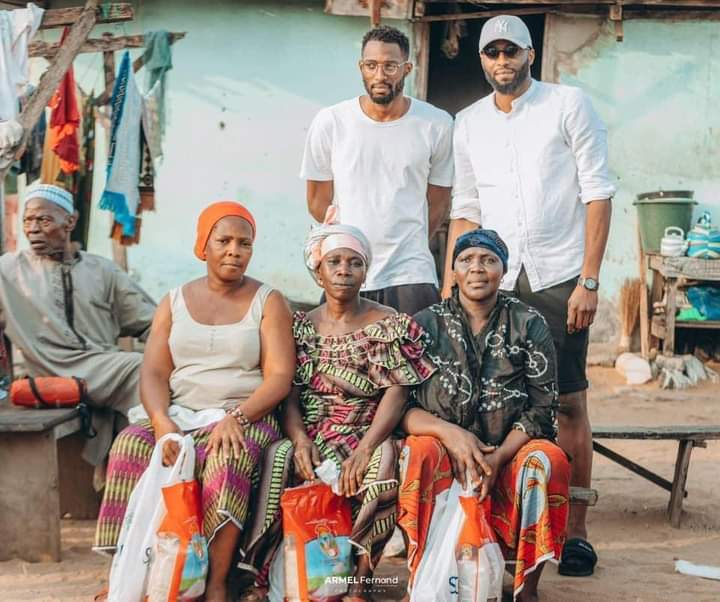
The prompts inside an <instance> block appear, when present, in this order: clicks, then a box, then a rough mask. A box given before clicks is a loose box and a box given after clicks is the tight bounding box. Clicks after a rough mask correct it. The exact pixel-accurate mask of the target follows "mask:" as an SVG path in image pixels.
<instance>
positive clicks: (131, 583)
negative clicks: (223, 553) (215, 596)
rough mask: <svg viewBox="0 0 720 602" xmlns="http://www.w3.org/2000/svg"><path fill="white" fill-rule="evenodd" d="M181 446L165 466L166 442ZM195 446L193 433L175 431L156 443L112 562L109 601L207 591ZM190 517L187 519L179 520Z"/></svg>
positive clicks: (153, 600)
mask: <svg viewBox="0 0 720 602" xmlns="http://www.w3.org/2000/svg"><path fill="white" fill-rule="evenodd" d="M169 440H173V441H176V442H177V443H178V444H179V445H180V451H179V453H178V456H177V459H176V461H175V464H174V465H173V466H163V463H162V456H163V446H164V445H165V442H166V441H169ZM194 472H195V447H194V444H193V440H192V437H190V435H185V436H184V437H183V436H180V435H178V434H176V433H170V434H168V435H165V436H164V437H162V438H160V440H159V441H157V443H156V444H155V448H154V449H153V453H152V456H151V458H150V463H149V465H148V467H147V469H146V470H145V472H144V473H143V475H142V477H140V480H139V481H138V482H137V484H136V485H135V488H134V489H133V491H132V493H131V495H130V500H129V502H128V506H127V510H126V512H125V519H124V520H123V524H122V527H121V529H120V537H119V538H118V544H117V550H116V552H115V556H114V557H113V561H112V565H111V567H110V587H109V592H108V602H157V601H159V600H163V602H164V601H166V600H168V601H169V600H173V601H174V600H192V599H196V598H197V597H199V596H201V595H202V594H203V593H204V591H205V578H206V576H207V571H208V556H207V543H206V542H205V539H204V537H202V533H201V526H200V525H201V524H202V521H201V517H202V515H201V512H200V502H199V499H198V496H199V489H198V487H199V485H198V483H197V481H195V478H194ZM183 521H187V524H178V523H179V522H183Z"/></svg>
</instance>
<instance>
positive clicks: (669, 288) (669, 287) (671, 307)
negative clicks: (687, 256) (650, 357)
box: [663, 278, 678, 355]
mask: <svg viewBox="0 0 720 602" xmlns="http://www.w3.org/2000/svg"><path fill="white" fill-rule="evenodd" d="M677 285H678V279H677V278H668V279H667V281H666V283H665V301H666V304H665V340H664V341H663V355H674V353H675V314H676V313H677V289H678V286H677Z"/></svg>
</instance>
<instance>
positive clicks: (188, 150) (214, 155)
mask: <svg viewBox="0 0 720 602" xmlns="http://www.w3.org/2000/svg"><path fill="white" fill-rule="evenodd" d="M67 4H68V5H70V4H77V2H67ZM53 5H54V7H57V6H58V3H53ZM135 6H136V16H137V19H136V21H135V22H132V23H127V24H119V25H108V26H100V27H98V28H96V31H95V32H94V34H93V35H94V36H97V35H99V34H100V33H101V32H102V31H112V32H114V33H115V34H116V35H123V34H134V33H142V32H143V31H145V30H149V29H161V28H162V29H168V30H170V31H186V32H187V37H186V38H185V39H184V40H181V41H180V42H178V43H177V44H176V45H175V46H174V56H173V60H174V69H173V70H172V71H171V72H170V75H169V122H168V128H167V136H166V139H165V145H164V149H165V159H164V162H163V164H162V166H161V167H160V170H159V174H158V178H157V182H156V189H157V194H156V199H157V211H156V213H154V214H152V213H151V214H145V215H144V216H143V226H142V243H141V244H140V245H139V246H136V247H131V248H130V249H129V253H128V259H129V265H130V270H131V273H132V274H133V275H134V276H135V277H136V278H137V279H138V280H140V282H141V283H142V285H143V286H144V287H145V288H146V289H147V290H148V291H149V292H150V293H151V294H152V295H153V296H154V297H156V298H160V297H161V296H162V295H163V294H165V293H166V292H167V291H168V290H169V289H170V288H172V287H174V286H177V285H179V284H181V283H183V282H185V281H187V280H189V279H191V278H194V277H197V276H199V275H201V274H203V273H204V266H203V264H202V263H200V262H199V261H197V260H196V259H195V258H194V256H193V254H192V246H193V241H194V236H195V221H196V217H197V215H198V214H199V212H200V211H201V210H202V208H203V207H204V206H205V205H206V204H208V203H209V202H211V201H213V200H217V199H227V198H231V199H238V200H241V201H242V202H244V203H246V204H247V205H248V207H249V208H250V209H251V210H252V211H253V213H254V214H255V216H256V218H257V222H258V241H257V244H256V246H255V254H254V257H253V260H252V263H251V266H250V270H249V273H250V274H251V275H253V276H256V277H258V278H260V279H262V280H264V281H266V282H268V283H270V284H272V285H273V286H275V287H277V288H279V289H281V290H282V291H284V292H285V293H286V294H287V295H288V296H289V297H290V298H292V299H295V300H302V301H309V302H312V301H316V300H317V299H318V298H319V290H318V289H317V287H316V286H315V284H314V283H313V281H312V279H311V278H310V277H309V275H308V274H307V272H306V271H305V268H304V264H303V261H302V243H303V240H304V238H305V235H306V233H307V232H308V230H309V228H310V224H311V219H310V217H309V216H308V214H307V210H306V203H305V184H304V182H303V181H301V180H300V179H299V178H298V172H299V168H300V160H301V156H302V149H303V143H304V138H305V133H306V131H307V128H308V126H309V124H310V121H311V120H312V118H313V116H314V115H315V113H316V112H317V111H318V110H319V109H320V108H322V107H324V106H326V105H329V104H333V103H335V102H338V101H340V100H343V99H345V98H348V97H351V96H353V95H356V94H360V93H361V92H362V90H363V89H362V81H361V79H360V74H359V72H358V69H357V60H358V58H359V56H360V41H361V39H362V36H363V34H364V33H365V31H366V30H367V29H368V27H369V24H368V20H367V19H366V18H359V17H336V16H330V15H326V14H325V13H324V12H323V10H322V9H323V6H324V2H323V1H322V0H312V1H308V0H305V1H300V0H296V1H291V2H280V1H256V2H237V1H234V2H231V1H220V0H205V1H204V2H202V3H198V2H193V1H190V0H172V1H170V0H159V1H154V0H148V1H145V2H142V3H139V4H138V3H135ZM392 24H394V25H396V26H398V27H400V28H402V29H403V30H405V31H406V32H408V31H409V25H408V24H407V23H406V22H404V21H392ZM44 36H45V39H48V40H49V39H52V38H53V36H52V35H51V34H49V33H47V32H46V33H45V34H44ZM139 54H140V51H132V55H133V57H135V56H137V55H139ZM116 60H117V62H118V63H119V60H120V55H119V54H118V55H116ZM36 62H37V63H38V66H36V70H39V69H40V68H41V67H42V66H44V61H41V60H38V61H36ZM100 67H101V59H100V56H99V55H81V56H80V57H78V59H77V60H76V62H75V73H76V77H77V78H78V80H79V82H80V85H81V86H83V88H85V89H89V88H91V87H93V86H95V88H96V89H99V87H101V85H102V81H103V80H102V72H101V70H100ZM38 73H39V71H38ZM138 76H139V77H138V83H139V84H140V85H141V86H143V85H144V74H143V72H142V71H141V72H139V73H138ZM410 91H411V90H410ZM98 137H99V141H101V142H102V141H103V140H104V135H103V132H101V131H99V132H98ZM102 166H103V161H102V160H100V161H98V166H97V171H96V182H95V190H96V193H98V194H99V192H100V190H101V188H102V185H103V182H104V171H103V169H102ZM108 220H109V217H108V216H107V213H106V212H103V211H99V210H95V214H94V215H93V220H92V231H91V236H90V241H89V250H90V251H92V252H95V253H99V254H102V255H105V256H108V257H109V256H110V255H111V246H110V241H109V239H108V238H107V235H108Z"/></svg>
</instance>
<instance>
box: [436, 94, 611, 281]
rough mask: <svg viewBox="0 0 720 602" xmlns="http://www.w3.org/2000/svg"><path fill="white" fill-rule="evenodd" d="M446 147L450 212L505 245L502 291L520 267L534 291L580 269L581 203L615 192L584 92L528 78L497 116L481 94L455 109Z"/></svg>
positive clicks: (602, 134)
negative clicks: (450, 161)
mask: <svg viewBox="0 0 720 602" xmlns="http://www.w3.org/2000/svg"><path fill="white" fill-rule="evenodd" d="M454 147H455V185H454V190H453V200H452V211H451V214H450V217H451V218H452V219H466V220H470V221H472V222H475V223H476V224H481V225H482V227H483V228H490V229H493V230H496V231H497V232H498V234H500V236H501V237H502V238H503V240H504V241H505V242H506V243H507V246H508V250H509V252H510V261H509V265H508V271H507V274H506V275H505V277H504V278H503V281H502V288H504V289H507V290H510V289H512V288H513V287H514V286H515V282H516V280H517V277H518V274H519V273H520V269H521V268H522V266H525V271H526V273H527V276H528V280H529V282H530V287H531V288H532V290H533V291H539V290H543V289H545V288H549V287H551V286H554V285H556V284H560V283H561V282H565V281H567V280H570V279H571V278H573V277H575V276H577V275H578V274H580V271H581V269H582V264H583V256H584V247H585V210H586V209H585V205H586V204H587V203H589V202H591V201H597V200H602V199H609V198H611V197H612V196H613V194H614V193H615V187H614V185H613V184H612V182H611V181H610V177H609V175H608V147H607V129H606V127H605V125H604V124H603V123H602V121H601V120H600V118H599V117H598V115H597V114H596V113H595V111H594V109H593V107H592V104H591V103H590V99H589V98H588V97H587V96H586V95H585V94H584V93H583V92H582V91H581V90H580V89H578V88H574V87H571V86H563V85H558V84H548V83H545V82H538V81H535V80H533V81H532V83H531V85H530V88H528V90H527V92H525V94H523V95H522V96H520V97H519V98H517V99H515V100H514V101H513V103H512V110H511V111H510V112H509V113H503V112H502V111H501V110H500V109H498V108H497V106H496V105H495V94H490V95H489V96H486V97H485V98H482V99H480V100H479V101H477V102H476V103H474V104H472V105H470V106H469V107H467V108H466V109H464V110H463V111H461V112H460V113H459V114H458V116H457V120H456V123H455V133H454ZM594 276H597V274H594Z"/></svg>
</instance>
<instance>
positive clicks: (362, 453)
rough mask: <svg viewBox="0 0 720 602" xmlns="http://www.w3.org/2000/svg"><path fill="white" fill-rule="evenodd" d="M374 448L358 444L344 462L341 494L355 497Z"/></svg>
mask: <svg viewBox="0 0 720 602" xmlns="http://www.w3.org/2000/svg"><path fill="white" fill-rule="evenodd" d="M372 455H373V450H370V449H367V448H366V447H363V446H358V447H357V448H356V449H355V451H354V452H353V453H351V454H350V455H349V456H348V457H347V459H346V460H345V461H344V462H343V463H342V466H341V468H342V470H341V472H340V495H344V496H345V497H353V496H355V495H357V492H358V491H359V490H360V487H362V483H363V479H364V478H365V470H367V466H368V464H369V463H370V458H372Z"/></svg>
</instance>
